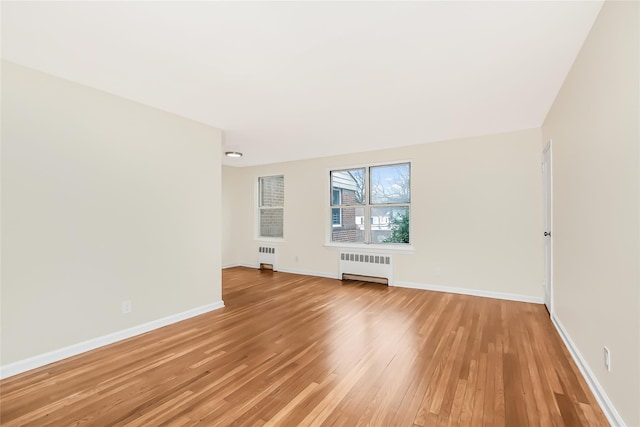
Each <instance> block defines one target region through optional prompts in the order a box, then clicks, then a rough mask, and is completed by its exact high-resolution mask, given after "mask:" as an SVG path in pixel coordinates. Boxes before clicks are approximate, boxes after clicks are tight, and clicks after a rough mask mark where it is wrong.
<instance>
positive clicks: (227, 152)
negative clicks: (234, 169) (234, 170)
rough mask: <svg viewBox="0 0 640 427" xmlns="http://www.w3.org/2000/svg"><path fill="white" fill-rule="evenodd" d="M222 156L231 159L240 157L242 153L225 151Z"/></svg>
mask: <svg viewBox="0 0 640 427" xmlns="http://www.w3.org/2000/svg"><path fill="white" fill-rule="evenodd" d="M224 155H225V156H227V157H233V158H239V157H242V153H241V152H239V151H225V152H224Z"/></svg>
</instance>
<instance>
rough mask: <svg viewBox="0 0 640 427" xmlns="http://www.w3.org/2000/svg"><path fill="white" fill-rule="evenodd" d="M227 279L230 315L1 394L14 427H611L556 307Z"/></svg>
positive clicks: (2, 411) (42, 372)
mask: <svg viewBox="0 0 640 427" xmlns="http://www.w3.org/2000/svg"><path fill="white" fill-rule="evenodd" d="M222 274H223V297H224V301H225V304H226V307H225V308H223V309H220V310H217V311H214V312H211V313H206V314H203V315H200V316H198V317H195V318H192V319H188V320H185V321H183V322H180V323H177V324H174V325H170V326H167V327H164V328H162V329H158V330H156V331H152V332H149V333H147V334H144V335H140V336H138V337H134V338H131V339H129V340H126V341H122V342H119V343H116V344H112V345H110V346H107V347H103V348H101V349H97V350H94V351H91V352H88V353H85V354H82V355H79V356H76V357H73V358H69V359H66V360H63V361H61V362H58V363H54V364H51V365H48V366H45V367H42V368H39V369H35V370H33V371H30V372H27V373H24V374H21V375H17V376H15V377H11V378H8V379H6V380H4V381H2V382H1V383H0V393H1V396H0V404H1V406H0V417H1V418H0V421H1V423H2V426H7V427H10V426H67V425H91V426H107V425H108V426H125V425H126V426H163V425H166V426H195V425H199V426H217V425H221V426H222V425H224V426H228V425H247V426H259V425H268V426H276V425H283V426H298V425H302V426H367V425H368V426H518V427H520V426H570V427H574V426H605V425H608V423H607V421H606V419H605V417H604V415H603V414H602V411H601V410H600V408H599V407H598V405H597V403H596V402H595V399H594V397H593V395H592V394H591V392H590V391H589V389H588V387H587V385H586V383H585V381H584V379H583V378H582V377H581V375H580V373H579V372H578V370H577V368H576V366H575V364H574V363H573V361H572V360H571V358H570V356H569V354H568V352H567V350H566V349H565V348H564V346H563V344H562V342H561V340H560V338H559V336H558V335H557V333H556V331H555V329H554V328H553V326H552V324H551V322H550V320H549V317H548V315H547V312H546V310H545V308H544V306H542V305H537V304H527V303H519V302H512V301H502V300H494V299H489V298H479V297H472V296H465V295H455V294H447V293H440V292H430V291H421V290H414V289H402V288H389V287H387V286H384V285H378V284H369V283H362V282H340V281H338V280H331V279H325V278H317V277H309V276H299V275H294V274H286V273H273V272H266V271H262V272H261V271H259V270H254V269H248V268H243V267H237V268H232V269H227V270H224V271H223V273H222Z"/></svg>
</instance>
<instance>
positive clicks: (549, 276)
mask: <svg viewBox="0 0 640 427" xmlns="http://www.w3.org/2000/svg"><path fill="white" fill-rule="evenodd" d="M551 182H552V181H551V140H549V143H548V144H547V146H546V147H545V149H544V151H543V152H542V197H543V209H544V212H543V217H544V218H543V226H544V229H543V231H542V232H543V237H544V304H545V305H546V306H547V310H549V313H550V314H553V309H552V301H553V256H552V255H553V253H552V251H553V245H552V240H551V239H552V238H553V236H552V235H551V225H552V224H551V223H552V218H551V207H552V186H551Z"/></svg>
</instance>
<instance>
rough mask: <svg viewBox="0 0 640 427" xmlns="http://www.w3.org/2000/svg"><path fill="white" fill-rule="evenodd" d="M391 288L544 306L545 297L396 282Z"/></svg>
mask: <svg viewBox="0 0 640 427" xmlns="http://www.w3.org/2000/svg"><path fill="white" fill-rule="evenodd" d="M391 286H397V287H400V288H411V289H421V290H423V291H436V292H449V293H452V294H462V295H471V296H476V297H485V298H495V299H504V300H509V301H518V302H530V303H534V304H543V303H544V300H543V297H533V296H529V295H519V294H508V293H504V292H493V291H482V290H478V289H467V288H454V287H450V286H442V285H429V284H426V283H414V282H400V281H396V282H394V283H393V284H392V285H391Z"/></svg>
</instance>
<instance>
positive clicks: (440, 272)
mask: <svg viewBox="0 0 640 427" xmlns="http://www.w3.org/2000/svg"><path fill="white" fill-rule="evenodd" d="M434 273H435V274H436V277H440V275H441V274H442V269H441V268H440V266H437V267H436V268H435V271H434Z"/></svg>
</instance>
